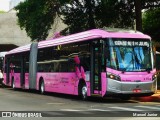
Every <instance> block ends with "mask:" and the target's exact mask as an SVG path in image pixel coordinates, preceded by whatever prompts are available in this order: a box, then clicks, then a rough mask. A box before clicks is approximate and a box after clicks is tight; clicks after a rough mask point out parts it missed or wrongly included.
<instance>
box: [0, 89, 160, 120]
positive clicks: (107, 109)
mask: <svg viewBox="0 0 160 120" xmlns="http://www.w3.org/2000/svg"><path fill="white" fill-rule="evenodd" d="M0 111H1V112H6V111H7V112H11V114H12V117H13V116H14V117H16V118H12V119H16V120H17V119H18V118H17V116H18V115H19V116H18V117H28V115H29V116H30V117H32V116H33V115H31V114H33V113H34V114H35V116H36V115H37V116H38V117H41V116H42V117H46V118H45V119H51V117H56V119H63V117H64V118H65V120H69V119H70V120H72V119H73V120H75V119H77V120H78V119H80V118H81V117H82V118H83V119H84V120H85V119H87V120H88V118H89V119H90V120H97V118H98V119H99V120H100V119H105V118H106V117H107V118H108V119H109V118H111V119H112V120H113V117H115V119H117V118H118V119H122V118H123V120H127V119H129V120H132V119H136V120H139V119H140V118H141V120H143V119H142V117H140V116H139V115H141V116H143V117H146V119H145V120H147V119H149V118H150V117H151V118H152V119H153V116H154V117H155V116H156V114H157V115H158V116H159V117H155V118H154V119H157V120H158V119H159V118H160V96H159V95H154V96H152V97H143V98H139V99H137V98H132V99H131V100H128V101H124V100H120V99H115V98H103V99H102V98H89V100H87V101H82V100H79V99H78V97H76V96H71V95H63V94H54V93H47V94H46V95H41V94H39V93H38V92H37V91H28V90H20V89H16V90H13V89H12V88H0ZM26 112H27V113H26ZM134 113H135V114H134ZM148 114H149V115H152V116H148ZM1 115H2V113H1ZM4 115H5V114H4ZM70 117H71V118H70ZM91 117H93V118H91ZM99 117H100V118H99ZM121 117H122V118H121ZM128 117H129V118H128ZM151 118H150V119H151ZM32 119H33V118H32ZM38 119H43V118H38ZM63 120H64V119H63Z"/></svg>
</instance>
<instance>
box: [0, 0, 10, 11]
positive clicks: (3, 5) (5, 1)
mask: <svg viewBox="0 0 160 120" xmlns="http://www.w3.org/2000/svg"><path fill="white" fill-rule="evenodd" d="M9 1H10V0H0V11H6V12H7V11H8V10H9Z"/></svg>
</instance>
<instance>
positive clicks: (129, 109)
mask: <svg viewBox="0 0 160 120" xmlns="http://www.w3.org/2000/svg"><path fill="white" fill-rule="evenodd" d="M109 108H112V109H120V110H127V111H142V110H139V109H133V108H126V107H109Z"/></svg>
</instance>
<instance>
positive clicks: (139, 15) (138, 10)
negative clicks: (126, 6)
mask: <svg viewBox="0 0 160 120" xmlns="http://www.w3.org/2000/svg"><path fill="white" fill-rule="evenodd" d="M141 9H142V6H141V0H135V13H136V30H138V31H142V12H141Z"/></svg>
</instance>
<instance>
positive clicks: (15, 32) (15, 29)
mask: <svg viewBox="0 0 160 120" xmlns="http://www.w3.org/2000/svg"><path fill="white" fill-rule="evenodd" d="M4 1H5V2H4ZM6 1H7V2H6ZM24 1H25V0H0V5H2V4H3V5H5V9H4V8H0V10H3V11H6V12H5V13H0V52H3V51H9V50H11V49H13V48H15V47H18V46H22V45H26V44H29V43H30V42H31V39H30V37H28V36H27V33H26V31H25V30H21V29H20V27H19V25H18V24H17V19H18V18H17V16H16V11H15V10H14V7H15V6H16V5H18V4H19V3H20V2H24ZM4 3H5V4H4ZM65 27H66V25H65V24H63V23H62V21H61V20H60V18H58V17H57V18H56V20H55V22H54V25H53V26H52V29H51V30H50V33H49V36H48V38H47V39H49V38H51V37H53V35H54V33H55V32H58V31H61V30H63V29H64V28H65Z"/></svg>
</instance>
